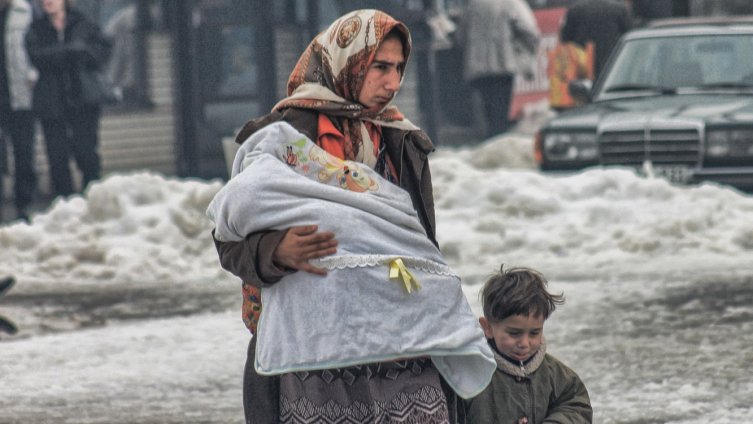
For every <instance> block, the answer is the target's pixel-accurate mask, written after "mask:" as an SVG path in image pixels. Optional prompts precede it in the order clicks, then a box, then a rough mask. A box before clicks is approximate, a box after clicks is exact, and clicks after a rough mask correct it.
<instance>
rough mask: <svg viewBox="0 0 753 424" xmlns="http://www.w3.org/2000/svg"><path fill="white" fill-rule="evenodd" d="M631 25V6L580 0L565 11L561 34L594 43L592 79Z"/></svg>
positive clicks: (581, 42) (607, 0)
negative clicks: (629, 7)
mask: <svg viewBox="0 0 753 424" xmlns="http://www.w3.org/2000/svg"><path fill="white" fill-rule="evenodd" d="M631 26H632V18H631V16H630V10H629V9H628V7H627V6H626V5H625V4H624V3H621V2H617V1H613V0H580V1H578V2H577V3H575V4H574V5H573V6H571V7H570V8H569V9H568V10H567V12H566V14H565V22H564V24H563V26H562V32H561V34H560V38H561V40H562V42H563V43H567V42H573V43H577V44H579V45H580V46H582V47H584V48H585V47H586V45H587V44H588V42H589V41H590V42H593V43H594V79H596V78H598V77H599V75H600V73H601V70H602V69H603V68H604V64H605V63H606V61H607V59H608V58H609V54H610V53H611V51H612V48H613V47H614V45H615V44H617V41H618V40H619V39H620V37H621V36H622V34H624V33H625V32H627V31H628V30H629V29H630V28H631Z"/></svg>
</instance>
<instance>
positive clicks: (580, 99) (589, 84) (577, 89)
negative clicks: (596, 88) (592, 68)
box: [567, 79, 593, 105]
mask: <svg viewBox="0 0 753 424" xmlns="http://www.w3.org/2000/svg"><path fill="white" fill-rule="evenodd" d="M592 88H593V81H591V80H589V79H580V80H575V81H570V83H569V84H567V91H568V92H569V93H570V97H572V98H573V100H575V102H576V103H577V104H581V105H583V104H586V103H590V102H591V89H592Z"/></svg>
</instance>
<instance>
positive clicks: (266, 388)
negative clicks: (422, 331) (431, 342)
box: [209, 10, 493, 423]
mask: <svg viewBox="0 0 753 424" xmlns="http://www.w3.org/2000/svg"><path fill="white" fill-rule="evenodd" d="M410 50H411V43H410V35H409V32H408V29H407V28H406V27H405V26H404V25H403V24H402V23H400V22H398V21H396V20H394V19H393V18H392V17H390V16H388V15H386V14H384V13H383V12H380V11H376V10H359V11H355V12H352V13H350V14H347V15H345V16H343V17H341V18H340V19H338V20H337V21H335V22H334V23H333V24H332V25H331V26H330V27H329V28H328V29H327V30H326V31H325V32H323V33H322V34H320V35H319V36H318V37H317V38H316V39H315V40H314V41H312V43H311V44H310V45H309V47H308V48H307V49H306V51H305V52H304V53H303V55H302V56H301V58H300V59H299V61H298V63H297V65H296V67H295V69H294V71H293V73H292V74H291V76H290V78H289V80H288V97H286V98H285V99H283V100H282V101H280V102H279V103H278V104H277V105H276V106H275V108H274V109H273V112H272V113H271V114H270V115H267V116H265V117H262V118H259V119H257V120H252V121H250V122H249V123H247V124H246V125H245V126H244V128H243V129H242V130H241V132H240V133H239V135H238V137H237V138H236V140H237V141H238V143H243V145H244V146H246V144H247V143H245V142H246V141H247V140H250V139H251V138H254V137H255V136H256V135H258V134H260V133H263V132H264V131H269V128H270V127H275V126H276V125H278V123H280V122H284V123H286V125H287V124H290V126H292V127H293V128H294V129H295V130H296V131H298V132H300V133H301V134H303V135H304V136H305V137H306V138H307V139H309V140H312V141H314V142H315V143H316V145H317V146H318V147H319V148H321V149H322V150H324V151H326V152H327V153H328V154H329V155H331V156H333V157H336V158H337V159H338V160H348V161H353V162H359V163H361V164H364V165H366V166H368V168H370V169H372V170H373V171H375V172H374V173H375V174H378V175H380V176H381V178H383V179H384V180H386V181H388V183H387V184H388V185H390V186H391V185H392V184H394V185H397V186H399V187H401V188H402V189H404V191H403V190H399V191H400V192H401V193H403V194H405V201H406V202H408V203H411V204H410V205H409V206H408V207H409V209H410V210H411V212H415V215H414V216H415V219H416V222H417V223H416V226H417V228H418V230H419V231H420V238H422V239H423V241H425V242H426V243H428V245H429V246H430V247H431V248H432V249H433V250H434V251H436V239H435V225H434V204H433V198H432V188H431V175H430V172H429V166H428V161H427V155H428V154H429V153H430V152H431V151H432V150H433V146H432V144H431V141H430V140H429V139H428V137H427V136H426V134H425V133H424V132H423V131H421V130H420V129H418V128H417V127H415V126H414V125H413V124H412V123H410V122H409V121H408V120H407V119H405V118H404V117H403V115H402V114H401V113H400V111H399V110H398V109H397V108H396V107H395V106H392V105H391V102H392V100H393V98H394V96H395V95H396V94H397V91H398V90H399V88H400V84H401V82H402V78H403V73H404V69H405V64H406V61H407V59H408V57H409V55H410ZM243 148H244V147H242V148H241V149H243ZM240 157H242V156H237V157H236V162H237V163H239V162H238V160H239V159H238V158H240ZM299 157H300V156H296V155H294V154H291V155H290V157H289V162H288V165H291V167H296V165H297V164H299V163H300V162H299ZM359 166H360V165H359ZM236 168H237V167H236ZM235 171H237V169H235V170H234V174H235V175H238V174H237V173H235ZM370 172H371V171H370ZM344 173H345V174H347V173H348V169H347V168H346V169H345V171H344ZM341 177H342V178H344V179H343V180H342V181H345V179H347V176H346V177H343V176H341ZM236 178H237V177H234V178H233V179H236ZM270 180H272V179H270ZM275 180H276V179H275ZM231 185H233V180H231V182H230V183H229V184H228V186H231ZM228 186H226V187H228ZM223 190H224V189H223ZM313 190H317V189H316V188H313ZM299 191H303V192H305V193H308V191H306V190H299ZM255 199H258V196H257V197H255ZM215 200H217V197H216V198H215ZM225 200H227V201H228V202H230V201H232V199H228V198H225ZM255 202H256V203H258V202H259V200H256V201H255ZM215 203H219V204H220V206H217V205H216V204H215ZM224 206H225V205H223V202H222V201H219V202H215V201H213V205H212V206H210V211H209V213H210V216H213V217H214V218H217V217H221V216H222V215H223V214H225V212H226V209H223V207H224ZM241 210H243V209H241ZM280 212H282V211H280ZM246 215H247V216H253V217H254V219H255V218H256V216H254V214H253V213H252V212H247V213H246ZM329 218H330V219H332V217H331V216H330V217H329ZM335 219H338V218H335ZM350 220H351V217H350V216H346V218H345V219H342V218H339V221H340V224H341V225H342V227H341V228H343V227H348V225H349V222H351V221H350ZM215 222H216V223H218V225H217V227H216V229H215V233H214V235H215V243H216V246H217V250H218V252H219V255H220V262H221V263H222V266H223V267H224V268H225V269H227V270H229V271H231V272H232V273H234V274H235V275H237V276H238V277H240V278H241V280H242V281H243V291H244V315H245V316H244V319H245V321H246V324H247V325H248V327H249V329H251V331H252V332H255V331H256V323H257V320H258V318H259V312H260V309H261V308H262V307H263V306H262V305H261V304H260V302H259V299H260V296H259V288H260V287H264V288H265V290H274V288H275V287H277V286H276V284H278V282H280V280H281V279H284V278H286V277H289V278H294V277H296V276H297V277H298V278H303V279H307V280H311V281H313V280H314V279H315V276H326V275H327V273H328V271H329V272H330V273H334V272H335V271H333V269H332V268H329V269H324V268H323V267H321V265H320V263H319V262H316V263H315V264H316V265H315V264H312V263H310V262H309V261H310V260H317V259H323V258H325V257H327V256H330V255H333V254H334V253H336V252H337V249H338V246H339V245H338V243H339V241H340V240H342V241H343V244H342V247H343V248H344V250H345V246H346V244H345V241H344V240H345V239H347V238H348V237H350V238H351V239H352V238H353V234H352V233H351V234H348V236H347V237H346V235H345V233H340V234H334V233H333V232H329V231H320V230H319V228H318V227H317V225H294V226H292V227H289V228H287V229H282V230H273V229H265V230H263V231H253V232H250V233H248V234H242V235H241V236H240V237H239V238H240V239H239V240H235V241H231V240H228V238H227V237H224V236H223V235H225V234H227V232H224V231H223V229H226V228H228V225H219V222H218V220H215ZM225 224H226V223H225ZM313 224H316V223H313ZM236 228H237V227H236ZM359 228H363V227H359ZM348 230H351V231H352V230H353V229H352V228H350V229H348ZM355 230H356V231H357V232H358V229H355ZM368 230H370V228H369V229H367V228H363V233H361V232H358V235H357V237H361V238H362V239H367V238H368V237H369V231H368ZM336 235H337V236H338V237H340V240H338V239H336V238H335V236H336ZM427 237H428V240H427ZM364 244H366V243H364ZM283 282H285V281H283ZM300 283H302V284H306V283H305V282H303V281H301V282H300ZM280 284H282V283H280ZM295 284H299V282H295ZM309 286H310V285H309ZM295 287H299V288H300V287H303V286H301V285H300V284H299V285H296V286H294V287H293V288H292V289H293V290H295ZM408 291H410V290H408ZM427 291H428V290H427ZM448 292H449V291H448ZM446 296H447V297H451V296H452V295H450V294H449V293H448V294H446ZM458 296H459V297H462V294H460V293H459V292H458ZM265 302H266V301H265ZM320 306H321V305H320ZM289 308H290V307H289ZM270 310H272V309H270ZM277 310H279V309H277ZM288 310H290V309H288ZM290 312H291V313H293V312H294V311H293V310H290ZM351 318H352V316H347V317H342V321H344V322H346V324H345V325H349V320H350V319H351ZM281 321H283V322H284V321H285V320H284V318H283V319H282V320H281ZM289 321H295V322H294V323H291V324H290V325H291V326H293V327H294V326H296V325H299V326H304V325H306V323H304V322H301V321H296V320H295V318H293V317H292V316H291V317H290V320H289ZM458 322H460V320H458ZM453 324H455V323H451V324H449V326H452V325H453ZM353 326H356V327H357V328H361V327H358V326H357V325H356V324H353ZM468 328H473V326H471V325H469V326H468ZM374 329H375V328H361V331H363V332H365V333H369V332H370V331H371V330H374ZM333 331H337V330H333ZM356 331H358V330H356ZM299 332H300V331H299ZM331 332H332V331H330V333H331ZM260 334H261V333H260ZM260 334H257V335H256V336H255V337H254V338H253V339H252V340H251V343H250V346H249V350H248V358H247V362H246V370H245V375H244V380H245V381H244V409H245V412H246V420H247V422H248V423H252V422H253V423H257V422H258V423H273V422H289V421H294V420H296V419H300V420H307V421H310V422H333V421H336V420H344V421H348V422H393V421H396V420H401V419H405V420H406V421H405V422H426V423H448V422H450V423H454V422H456V417H455V404H456V395H455V393H454V392H453V390H451V389H450V388H449V387H448V386H447V385H445V382H444V380H443V379H442V378H441V377H440V374H439V372H438V371H437V368H436V367H435V365H434V364H433V363H432V360H429V359H428V358H426V357H419V358H412V359H408V360H405V361H386V362H379V363H369V364H364V365H359V366H354V367H345V368H335V369H332V368H327V369H322V370H310V371H306V372H303V373H287V374H282V375H281V376H280V377H265V376H262V375H259V374H257V372H256V370H255V365H256V366H257V367H259V366H260V365H261V362H262V361H257V360H258V359H260V358H257V356H256V353H257V346H256V343H257V338H258V337H259V336H260ZM479 337H481V338H482V339H483V337H482V335H481V334H480V333H479ZM260 343H261V342H260ZM260 346H261V344H260ZM487 347H488V346H487ZM291 348H292V347H291ZM295 348H298V349H301V350H306V349H313V348H312V347H310V346H296V347H295ZM324 349H326V346H325V347H324ZM263 351H264V349H263V348H262V349H261V350H259V352H262V353H263ZM261 356H262V357H263V356H264V355H261ZM492 367H493V365H492ZM492 371H493V370H492ZM401 422H402V421H401Z"/></svg>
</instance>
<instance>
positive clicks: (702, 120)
mask: <svg viewBox="0 0 753 424" xmlns="http://www.w3.org/2000/svg"><path fill="white" fill-rule="evenodd" d="M573 88H574V89H575V90H574V92H575V94H577V92H578V89H580V94H581V96H583V95H588V99H587V100H588V104H587V105H585V106H583V107H579V108H575V109H572V110H570V111H567V112H563V113H561V114H559V115H558V116H557V117H555V118H553V119H552V120H550V121H549V122H548V123H547V124H545V125H544V126H542V128H541V129H540V131H539V133H538V134H537V137H536V157H537V160H538V162H539V165H540V167H541V169H542V170H544V171H551V170H575V169H582V168H585V167H590V166H615V165H618V166H629V167H634V168H636V169H639V170H640V171H641V172H644V173H646V174H649V175H657V176H663V177H666V178H668V179H670V180H672V181H675V182H681V183H694V182H700V181H716V182H719V183H722V184H728V185H731V186H734V187H737V188H740V189H743V190H748V191H749V190H753V18H750V19H748V18H725V19H702V20H698V19H696V20H682V21H679V20H668V21H663V22H658V23H656V24H654V25H653V26H651V27H649V28H642V29H637V30H634V31H631V32H629V33H628V34H626V35H625V36H624V37H623V39H622V40H621V41H620V43H619V44H618V46H617V47H616V48H615V50H614V53H613V54H612V57H611V58H610V60H609V63H608V64H607V67H606V69H605V72H604V73H603V74H602V76H601V78H600V79H599V80H598V81H597V82H596V84H595V85H594V86H593V89H591V90H588V88H589V86H588V84H587V83H586V84H583V83H581V84H576V85H575V86H574V87H573Z"/></svg>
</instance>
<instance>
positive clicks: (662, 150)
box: [599, 129, 701, 166]
mask: <svg viewBox="0 0 753 424" xmlns="http://www.w3.org/2000/svg"><path fill="white" fill-rule="evenodd" d="M647 135H648V137H646V136H647ZM700 148H701V143H700V136H699V135H698V130H696V129H650V130H649V131H645V130H642V129H641V130H629V131H605V132H602V133H601V137H600V143H599V154H600V157H601V163H602V164H604V165H635V166H640V165H641V164H643V162H644V161H650V162H652V163H654V164H667V165H686V166H695V165H696V164H697V163H698V160H699V157H700Z"/></svg>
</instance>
